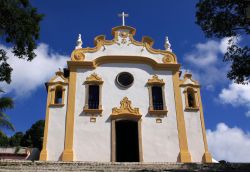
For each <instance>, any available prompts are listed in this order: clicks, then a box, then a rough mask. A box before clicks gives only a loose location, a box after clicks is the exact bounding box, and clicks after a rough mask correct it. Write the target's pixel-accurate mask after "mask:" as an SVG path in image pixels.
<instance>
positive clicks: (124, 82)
mask: <svg viewBox="0 0 250 172" xmlns="http://www.w3.org/2000/svg"><path fill="white" fill-rule="evenodd" d="M116 82H117V83H118V84H119V85H120V86H122V87H126V88H127V87H130V86H131V85H132V84H133V82H134V77H133V75H132V74H130V73H128V72H122V73H119V74H118V75H117V77H116Z"/></svg>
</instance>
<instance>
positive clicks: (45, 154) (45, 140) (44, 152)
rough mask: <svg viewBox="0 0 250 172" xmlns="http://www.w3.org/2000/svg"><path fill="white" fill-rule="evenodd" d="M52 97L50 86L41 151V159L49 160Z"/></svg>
mask: <svg viewBox="0 0 250 172" xmlns="http://www.w3.org/2000/svg"><path fill="white" fill-rule="evenodd" d="M50 98H51V91H50V86H48V95H47V105H46V116H45V126H44V134H43V147H42V151H41V153H40V157H39V160H40V161H46V160H48V150H47V143H48V129H49V104H50Z"/></svg>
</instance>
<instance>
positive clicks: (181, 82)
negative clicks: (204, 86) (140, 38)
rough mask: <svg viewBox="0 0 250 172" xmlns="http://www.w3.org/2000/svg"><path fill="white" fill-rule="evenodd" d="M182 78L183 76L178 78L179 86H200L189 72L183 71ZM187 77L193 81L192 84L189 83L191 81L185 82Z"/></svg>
mask: <svg viewBox="0 0 250 172" xmlns="http://www.w3.org/2000/svg"><path fill="white" fill-rule="evenodd" d="M183 78H184V79H183V80H180V86H181V87H186V86H191V87H195V88H200V84H199V82H198V81H196V80H194V79H193V78H192V74H191V73H185V74H184V76H183ZM188 79H190V80H191V81H192V82H193V84H191V83H188V84H185V82H186V81H187V80H188Z"/></svg>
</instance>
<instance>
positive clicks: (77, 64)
mask: <svg viewBox="0 0 250 172" xmlns="http://www.w3.org/2000/svg"><path fill="white" fill-rule="evenodd" d="M106 63H135V64H147V65H149V66H151V67H152V68H153V69H155V70H171V71H178V70H179V69H180V64H174V63H168V64H166V63H158V62H156V61H155V60H153V59H151V58H148V57H143V56H101V57H98V58H96V59H95V60H93V61H68V66H69V68H70V69H72V68H91V69H95V68H96V67H98V66H100V65H102V64H106Z"/></svg>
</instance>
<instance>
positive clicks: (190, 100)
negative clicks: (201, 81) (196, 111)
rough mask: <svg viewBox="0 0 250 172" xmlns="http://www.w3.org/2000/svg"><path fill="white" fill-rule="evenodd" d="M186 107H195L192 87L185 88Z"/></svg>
mask: <svg viewBox="0 0 250 172" xmlns="http://www.w3.org/2000/svg"><path fill="white" fill-rule="evenodd" d="M187 99H188V107H190V108H196V102H195V94H194V90H193V89H192V88H188V89H187Z"/></svg>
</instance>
